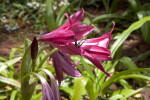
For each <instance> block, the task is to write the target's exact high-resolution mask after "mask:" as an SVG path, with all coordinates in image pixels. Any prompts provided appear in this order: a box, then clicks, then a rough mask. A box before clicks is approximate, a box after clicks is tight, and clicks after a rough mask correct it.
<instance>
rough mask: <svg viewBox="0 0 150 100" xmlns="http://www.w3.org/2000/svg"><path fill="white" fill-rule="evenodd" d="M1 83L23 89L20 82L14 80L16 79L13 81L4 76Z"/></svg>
mask: <svg viewBox="0 0 150 100" xmlns="http://www.w3.org/2000/svg"><path fill="white" fill-rule="evenodd" d="M0 82H3V83H6V84H9V85H12V86H15V87H18V88H20V87H21V85H20V83H19V82H18V81H16V80H14V79H11V78H7V77H3V76H0Z"/></svg>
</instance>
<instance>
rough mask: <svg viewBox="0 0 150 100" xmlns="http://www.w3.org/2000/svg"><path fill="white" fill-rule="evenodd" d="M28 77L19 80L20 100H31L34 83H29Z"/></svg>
mask: <svg viewBox="0 0 150 100" xmlns="http://www.w3.org/2000/svg"><path fill="white" fill-rule="evenodd" d="M29 80H30V76H29V75H27V76H24V77H23V78H22V80H21V100H31V98H32V95H33V92H34V90H35V85H36V84H35V83H36V82H32V83H31V82H29Z"/></svg>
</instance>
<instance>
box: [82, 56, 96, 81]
mask: <svg viewBox="0 0 150 100" xmlns="http://www.w3.org/2000/svg"><path fill="white" fill-rule="evenodd" d="M80 60H81V63H82V64H83V67H84V68H85V69H86V71H87V73H88V75H89V76H90V77H91V78H92V79H93V80H95V75H94V74H93V72H92V70H91V69H90V67H89V65H88V64H87V63H85V62H84V59H83V58H81V57H80Z"/></svg>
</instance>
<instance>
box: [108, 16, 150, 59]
mask: <svg viewBox="0 0 150 100" xmlns="http://www.w3.org/2000/svg"><path fill="white" fill-rule="evenodd" d="M147 21H150V17H145V18H143V19H141V20H139V21H137V22H134V23H133V24H132V25H130V27H129V28H128V29H126V30H125V31H123V33H122V34H121V35H120V36H119V38H118V39H117V40H116V41H115V43H114V44H113V46H112V47H111V49H110V50H111V53H112V54H111V57H112V58H113V57H114V55H115V53H116V51H117V50H118V48H119V47H120V46H121V45H122V44H123V42H124V41H125V40H126V39H127V38H128V36H129V35H130V34H131V32H133V31H134V30H137V29H139V28H140V27H141V26H142V25H143V24H144V23H145V22H147Z"/></svg>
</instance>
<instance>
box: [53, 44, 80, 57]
mask: <svg viewBox="0 0 150 100" xmlns="http://www.w3.org/2000/svg"><path fill="white" fill-rule="evenodd" d="M52 45H53V46H54V47H56V48H58V49H59V50H61V51H63V52H65V53H67V54H69V55H80V52H81V51H80V48H77V47H75V44H73V43H70V44H68V45H65V46H59V45H55V44H52Z"/></svg>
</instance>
